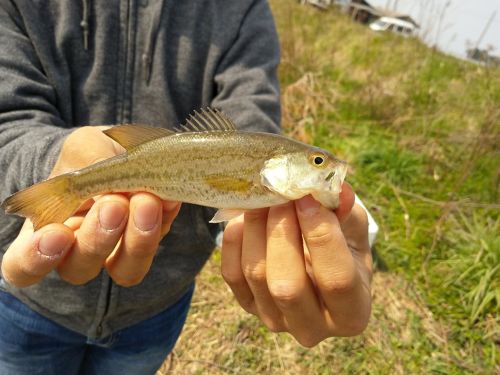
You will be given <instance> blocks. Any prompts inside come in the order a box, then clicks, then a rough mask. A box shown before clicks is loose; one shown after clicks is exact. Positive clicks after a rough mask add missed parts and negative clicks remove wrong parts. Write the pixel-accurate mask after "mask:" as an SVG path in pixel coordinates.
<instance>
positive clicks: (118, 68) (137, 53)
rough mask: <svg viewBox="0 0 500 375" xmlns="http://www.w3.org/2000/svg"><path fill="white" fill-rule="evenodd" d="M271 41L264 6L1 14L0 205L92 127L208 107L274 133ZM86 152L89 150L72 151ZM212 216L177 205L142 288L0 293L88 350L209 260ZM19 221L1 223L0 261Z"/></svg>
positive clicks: (43, 8) (8, 3)
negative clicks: (79, 131)
mask: <svg viewBox="0 0 500 375" xmlns="http://www.w3.org/2000/svg"><path fill="white" fill-rule="evenodd" d="M278 62H279V47H278V40H277V35H276V31H275V27H274V23H273V19H272V15H271V12H270V9H269V6H268V4H267V2H266V1H264V0H238V1H234V0H183V1H175V0H122V1H120V0H82V1H76V0H75V1H66V0H45V1H33V0H5V1H1V2H0V201H3V200H4V199H5V198H6V197H7V196H9V195H10V194H12V193H14V192H16V191H18V190H21V189H23V188H26V187H28V186H30V185H32V184H34V183H36V182H39V181H41V180H43V179H45V178H47V176H48V175H49V173H50V171H51V170H52V168H53V166H54V164H55V161H56V159H57V157H58V155H59V152H60V149H61V145H62V143H63V142H64V139H65V137H66V136H67V135H68V134H70V133H71V132H72V131H73V130H74V129H75V127H78V126H84V125H88V124H95V125H97V124H98V125H102V124H119V123H142V124H150V125H152V126H159V127H165V128H169V129H171V128H173V127H176V126H178V125H179V124H180V123H182V122H183V121H184V119H185V118H186V117H187V116H188V114H189V113H192V111H193V110H195V109H199V108H202V107H206V106H213V107H216V108H219V109H221V110H222V111H224V112H226V113H227V114H228V115H229V116H230V117H231V118H232V119H233V120H234V122H235V123H236V124H237V126H238V127H239V128H240V129H241V130H252V131H257V130H258V131H267V132H277V131H278V125H277V124H279V120H280V119H279V116H280V113H279V89H278V82H277V78H276V68H277V65H278ZM74 152H85V150H74ZM212 214H213V210H212V209H208V208H204V207H200V206H195V205H189V204H183V205H182V209H181V211H180V213H179V215H178V217H177V218H176V219H175V221H174V223H173V225H172V228H171V230H170V232H169V233H168V235H167V236H166V237H165V238H164V239H163V240H162V241H161V243H160V246H159V248H158V251H157V254H156V256H155V259H154V261H153V264H152V266H151V269H150V271H149V273H148V274H147V275H146V277H145V278H144V280H143V281H142V283H141V284H139V285H137V286H133V287H129V288H124V287H120V286H118V285H117V284H115V283H114V282H113V280H112V279H111V278H110V277H109V276H108V274H107V273H106V271H105V270H103V271H102V272H101V273H100V274H99V275H98V276H97V277H96V278H95V279H93V280H91V281H89V282H88V283H86V284H85V285H80V286H74V285H70V284H68V283H66V282H64V281H62V280H61V279H60V278H59V276H58V274H57V272H55V271H54V272H52V273H50V274H49V275H48V276H46V277H45V278H44V279H43V281H41V282H40V283H38V284H36V285H33V286H30V287H27V288H23V289H19V288H15V287H13V286H11V285H9V284H7V283H6V282H4V280H3V278H2V279H0V288H1V289H3V290H6V291H7V292H9V293H11V294H13V295H14V296H16V297H17V298H19V299H20V300H21V301H23V302H24V303H25V304H27V305H28V306H29V307H31V308H32V309H33V310H35V311H37V312H39V313H40V314H42V315H44V316H46V317H48V318H49V319H51V320H53V321H55V322H57V323H59V324H61V325H62V326H64V327H67V328H69V329H71V330H74V331H76V332H78V333H81V334H83V335H86V336H88V337H90V338H92V339H99V338H103V337H106V336H108V335H110V334H111V333H113V332H114V331H116V330H120V329H122V328H125V327H128V326H130V325H133V324H135V323H137V322H139V321H141V320H144V319H147V318H149V317H151V316H154V315H155V314H157V313H159V312H161V311H163V310H164V309H166V308H167V307H168V306H170V305H172V304H173V303H175V302H176V301H177V300H178V299H179V298H180V296H182V295H183V294H184V293H185V292H186V290H187V289H188V288H189V286H190V285H191V284H192V283H193V280H194V278H195V276H196V274H197V273H198V272H199V271H200V269H201V267H202V266H203V264H204V263H205V261H206V260H207V258H208V257H209V255H210V254H211V252H212V250H213V248H214V242H213V237H214V235H215V233H216V232H217V230H218V228H217V226H215V225H210V224H208V221H209V220H210V218H211V216H212ZM22 223H23V220H22V219H20V218H18V217H15V216H7V215H5V214H4V213H3V212H1V213H0V257H2V256H3V254H4V253H5V251H6V250H7V248H8V247H9V245H10V243H11V242H12V241H13V240H14V238H15V237H16V236H17V234H18V233H19V230H20V227H21V225H22Z"/></svg>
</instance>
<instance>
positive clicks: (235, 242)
mask: <svg viewBox="0 0 500 375" xmlns="http://www.w3.org/2000/svg"><path fill="white" fill-rule="evenodd" d="M235 225H237V224H233V225H231V226H229V225H228V227H227V228H226V230H225V231H224V235H223V236H222V248H223V249H227V248H231V249H232V248H235V247H239V246H241V242H242V240H243V237H242V236H241V233H240V232H239V230H238V228H236V227H235Z"/></svg>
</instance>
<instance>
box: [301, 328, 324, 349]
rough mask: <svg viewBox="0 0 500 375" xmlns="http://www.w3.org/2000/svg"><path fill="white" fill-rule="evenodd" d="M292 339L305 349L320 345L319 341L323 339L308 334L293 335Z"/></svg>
mask: <svg viewBox="0 0 500 375" xmlns="http://www.w3.org/2000/svg"><path fill="white" fill-rule="evenodd" d="M294 337H295V340H297V342H298V343H299V344H300V345H302V346H304V347H306V348H312V347H314V346H316V345H318V343H320V342H321V340H323V337H318V336H317V335H314V334H312V333H308V332H304V333H300V334H297V335H294Z"/></svg>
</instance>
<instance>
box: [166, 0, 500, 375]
mask: <svg viewBox="0 0 500 375" xmlns="http://www.w3.org/2000/svg"><path fill="white" fill-rule="evenodd" d="M270 3H271V6H272V9H273V13H274V15H275V18H276V23H277V26H278V32H279V34H280V39H281V48H282V64H281V67H280V80H281V85H282V101H283V128H284V131H285V132H286V133H287V134H288V135H290V136H292V137H294V138H297V139H300V140H302V141H305V142H309V143H313V144H315V145H317V146H320V147H323V148H325V149H328V150H330V151H332V152H333V153H335V154H336V155H338V156H339V157H340V158H342V159H344V160H347V161H348V162H349V165H350V167H349V172H348V175H347V180H348V181H349V182H350V183H351V184H352V186H353V187H354V189H355V191H356V192H357V193H358V195H359V196H360V197H361V198H362V200H363V201H364V203H365V205H366V206H367V207H368V209H369V210H370V212H371V213H372V215H373V216H374V218H375V220H376V221H377V223H378V225H379V227H380V231H379V233H378V238H377V242H376V244H375V248H374V254H375V262H376V272H375V275H374V279H373V298H374V305H373V313H372V318H371V322H370V325H369V327H368V328H367V330H366V331H365V333H364V334H363V335H361V336H359V337H356V338H331V339H329V340H326V341H324V342H323V343H321V344H320V345H318V346H317V347H315V348H313V349H305V348H302V347H301V346H300V345H298V344H297V343H296V342H295V341H294V340H293V338H291V337H290V336H288V335H287V334H273V333H271V332H269V331H268V330H267V329H266V328H265V327H263V326H262V325H261V324H260V323H259V321H258V320H257V319H256V318H254V317H252V316H250V315H248V314H246V313H245V312H244V311H243V310H242V309H241V308H240V307H239V306H238V305H237V303H236V301H235V300H234V298H233V297H232V294H231V292H230V291H229V289H228V288H227V287H226V286H225V284H224V282H223V280H222V278H221V276H220V270H219V267H220V253H219V252H218V251H215V253H214V255H213V257H212V258H211V260H210V261H209V263H208V264H207V266H206V267H205V269H204V271H203V273H202V274H201V275H200V276H199V278H198V286H197V290H196V293H195V298H194V302H193V305H192V308H191V312H190V315H189V318H188V321H187V324H186V326H185V329H184V333H183V334H182V336H181V339H180V341H179V343H178V344H177V347H176V348H175V350H174V352H173V354H172V355H171V356H170V357H169V358H168V359H167V361H166V362H165V364H164V366H163V367H162V369H161V370H160V371H159V372H158V374H198V373H199V374H236V373H237V374H256V373H259V374H332V373H352V374H364V373H367V374H429V373H439V374H469V373H475V374H493V373H500V366H499V364H498V359H499V349H500V330H499V326H500V325H499V317H498V312H499V306H500V235H499V234H500V218H499V212H500V201H499V196H498V193H499V180H500V163H499V161H500V153H499V146H500V67H499V66H498V65H499V58H498V57H497V55H496V54H498V53H499V48H500V42H499V38H500V30H499V25H500V11H499V10H498V8H499V7H500V2H499V1H493V0H491V1H488V0H481V1H479V0H478V1H474V2H468V1H467V2H464V1H458V0H456V1H440V0H435V1H433V0H414V1H404V0H400V1H397V0H392V1H391V0H369V1H351V2H347V1H326V0H324V1H320V0H317V1H293V0H271V1H270ZM497 11H498V12H497ZM497 13H499V14H497Z"/></svg>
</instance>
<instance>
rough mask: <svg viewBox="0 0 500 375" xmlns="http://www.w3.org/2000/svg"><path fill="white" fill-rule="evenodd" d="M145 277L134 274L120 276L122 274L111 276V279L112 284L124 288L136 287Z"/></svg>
mask: <svg viewBox="0 0 500 375" xmlns="http://www.w3.org/2000/svg"><path fill="white" fill-rule="evenodd" d="M144 276H145V275H142V274H134V275H122V274H112V275H111V278H112V279H113V280H114V282H115V283H116V284H118V285H120V286H123V287H125V288H128V287H131V286H135V285H138V284H140V283H141V282H142V280H143V279H144Z"/></svg>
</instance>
